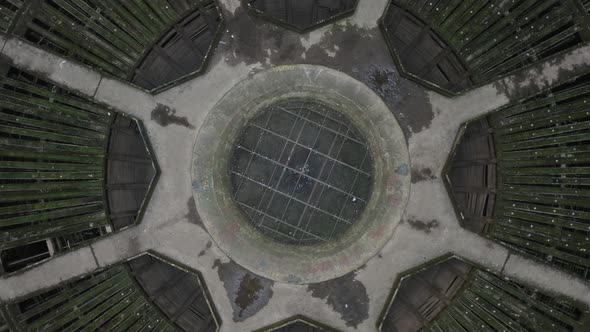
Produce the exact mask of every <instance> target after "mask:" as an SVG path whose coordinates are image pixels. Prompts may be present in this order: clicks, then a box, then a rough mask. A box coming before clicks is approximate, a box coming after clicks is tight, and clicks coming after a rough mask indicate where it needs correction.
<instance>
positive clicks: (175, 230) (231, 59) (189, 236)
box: [0, 0, 590, 331]
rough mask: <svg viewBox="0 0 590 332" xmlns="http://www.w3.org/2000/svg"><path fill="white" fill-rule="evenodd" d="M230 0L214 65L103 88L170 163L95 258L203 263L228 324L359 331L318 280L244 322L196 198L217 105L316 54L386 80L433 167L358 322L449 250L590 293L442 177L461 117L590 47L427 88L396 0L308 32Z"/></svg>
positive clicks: (16, 282)
mask: <svg viewBox="0 0 590 332" xmlns="http://www.w3.org/2000/svg"><path fill="white" fill-rule="evenodd" d="M221 2H222V3H224V5H225V6H226V10H225V11H224V14H225V16H226V19H227V32H226V33H225V34H224V36H223V38H222V40H221V44H220V45H219V47H218V49H217V51H216V52H215V54H214V58H213V59H212V61H211V66H210V68H209V70H208V71H207V73H205V74H204V76H202V77H199V78H196V79H194V80H191V81H189V82H187V83H185V84H182V85H180V86H178V87H176V88H174V89H171V90H168V91H166V92H164V93H162V94H160V95H157V96H154V97H152V96H149V95H146V94H143V93H140V92H141V91H139V92H137V91H135V92H134V91H133V90H127V92H129V93H130V96H133V97H132V98H126V97H125V93H127V92H124V90H122V89H131V88H128V87H124V86H123V85H115V84H114V83H110V82H106V85H105V86H103V90H102V91H100V95H99V96H100V98H101V100H102V101H104V102H108V103H113V104H114V105H112V106H113V107H115V108H119V109H121V110H123V111H126V112H128V113H130V114H132V115H134V116H137V117H139V118H141V119H142V120H143V121H144V124H145V126H146V129H147V131H148V135H149V137H150V140H151V142H152V145H153V148H154V150H155V155H156V157H157V159H158V163H159V165H160V168H161V169H162V174H161V177H160V180H159V183H158V185H157V187H156V189H155V191H154V194H153V196H152V199H151V201H150V204H149V206H148V209H147V211H146V215H145V218H144V221H143V223H142V224H141V225H139V226H138V227H135V228H134V229H129V230H126V231H124V232H122V233H120V234H117V235H115V236H113V237H108V238H105V239H103V240H101V241H99V242H97V243H95V244H93V245H92V248H93V249H94V253H95V255H96V261H98V262H99V263H100V264H110V263H111V262H115V261H117V260H123V259H126V258H129V257H132V256H134V255H136V254H137V253H138V252H139V251H145V250H148V249H152V250H156V251H158V252H160V253H162V254H164V255H166V256H168V257H171V258H174V259H176V260H178V261H180V262H183V263H184V264H186V265H188V266H190V267H193V268H195V269H197V270H199V271H201V272H202V273H203V275H204V278H205V280H206V282H207V286H208V287H209V290H210V291H211V294H212V297H213V300H214V302H215V304H216V306H217V308H218V310H219V311H220V315H221V319H222V321H223V327H222V331H249V330H254V329H256V328H260V327H262V326H266V325H269V324H272V323H275V322H277V321H280V320H283V319H286V318H288V317H291V316H293V315H296V314H303V315H306V316H308V317H310V318H312V319H315V320H317V321H320V322H323V323H325V324H328V325H331V326H333V327H335V328H340V329H342V330H345V331H349V330H355V328H354V326H350V325H351V323H350V322H347V321H346V319H347V318H346V317H347V316H344V315H342V313H341V312H339V311H342V310H339V309H335V307H334V306H332V305H331V304H330V303H328V302H329V301H330V300H329V299H328V298H327V297H326V298H323V297H314V296H313V290H309V289H308V287H307V286H306V285H291V284H282V283H274V285H272V286H269V287H270V288H269V289H270V290H272V294H273V295H272V297H270V298H269V299H268V302H267V304H266V305H264V306H262V307H261V308H258V309H257V310H258V311H257V312H256V313H255V314H253V315H252V316H250V317H248V318H247V319H245V320H242V321H234V305H235V299H233V298H231V297H230V296H228V293H227V290H226V288H225V286H224V281H223V280H220V278H219V273H218V270H217V269H216V268H213V266H214V265H215V262H216V261H218V260H219V262H220V264H227V263H229V262H230V261H229V259H228V258H227V257H225V255H224V254H223V253H222V252H221V250H220V249H219V248H217V247H216V246H215V245H214V244H213V245H211V246H210V247H209V246H208V243H210V241H211V238H210V237H209V235H208V234H207V233H206V232H205V231H204V230H203V228H202V226H200V223H199V222H198V215H197V214H195V211H194V209H192V208H191V205H190V204H187V202H189V201H190V199H191V197H192V192H191V183H190V164H191V163H190V159H191V155H192V146H193V143H194V139H195V137H196V134H197V131H198V129H199V128H200V126H201V124H202V122H203V120H204V118H205V116H206V115H207V113H208V111H209V110H210V109H211V108H212V107H213V106H214V105H215V104H216V103H217V101H218V100H219V99H220V98H221V97H222V96H223V95H224V94H225V93H226V92H227V91H228V90H229V89H230V88H231V87H232V86H234V85H235V84H236V83H237V82H239V81H241V80H243V79H245V78H247V77H248V76H250V75H252V74H254V73H255V72H257V71H260V70H262V69H264V68H269V67H272V66H276V65H281V64H290V63H310V64H318V65H323V66H327V67H330V68H335V69H339V70H341V71H343V72H345V73H347V74H348V75H351V76H353V77H354V78H356V79H359V80H361V81H362V82H364V83H365V84H367V86H369V87H371V88H372V89H373V90H374V91H376V92H377V93H378V94H379V95H380V96H381V97H382V98H383V100H384V101H385V102H386V104H387V105H388V106H389V108H390V109H391V111H392V112H393V114H394V115H395V116H396V117H397V119H398V122H399V123H400V125H402V127H403V129H404V132H405V134H406V139H407V141H408V146H409V150H410V154H411V163H412V165H411V170H417V172H418V174H423V172H422V170H424V169H429V170H430V172H429V173H428V172H427V173H426V174H427V175H426V176H421V177H420V181H416V183H414V184H413V185H412V191H411V193H410V203H409V205H408V207H407V209H406V215H405V219H406V220H407V221H406V222H404V223H402V224H400V226H399V227H398V228H397V230H396V234H395V235H394V237H393V239H392V240H391V241H389V242H388V243H387V244H386V246H385V247H384V248H383V249H382V250H381V252H380V254H378V255H377V256H375V257H374V258H373V259H371V260H370V261H369V262H368V263H367V264H366V266H365V267H364V268H363V269H360V270H358V271H356V272H355V273H354V280H355V281H358V282H359V283H361V284H362V285H363V286H364V288H365V289H366V293H367V295H368V299H369V302H368V315H367V318H364V316H362V317H357V318H355V320H356V321H355V323H357V322H358V324H357V325H356V330H358V331H374V330H375V323H376V320H377V318H378V316H379V314H380V312H381V310H382V308H383V305H384V304H385V301H386V297H387V295H388V293H389V288H390V287H391V285H392V284H393V281H394V279H395V277H396V275H397V274H399V273H400V272H403V271H405V270H407V269H409V268H412V267H415V266H416V265H419V264H421V263H423V262H425V261H428V260H430V259H433V258H436V257H439V256H440V255H443V254H446V253H448V252H453V253H456V254H458V255H462V256H464V257H465V258H467V259H469V260H472V261H476V262H479V263H481V264H483V265H485V266H487V267H489V268H491V269H494V270H496V271H500V270H502V268H503V267H504V270H503V271H504V274H505V275H507V276H510V277H515V278H518V279H519V280H522V281H527V282H529V283H532V284H534V285H536V286H537V287H539V288H542V289H547V290H551V291H554V292H559V293H561V294H565V295H568V296H571V297H573V298H576V299H579V300H581V301H585V302H586V303H589V304H590V287H589V286H588V284H587V283H585V282H583V281H581V280H579V279H577V278H574V277H571V276H569V275H566V274H563V273H561V272H556V271H555V270H554V269H551V268H548V267H546V266H544V265H542V264H540V263H537V262H535V261H531V260H529V259H524V258H522V257H520V256H517V255H513V254H512V255H510V256H509V255H508V250H506V249H505V248H503V247H502V246H500V245H498V244H495V243H492V242H490V241H488V240H486V239H484V238H482V237H479V236H477V235H475V234H473V233H469V232H467V231H464V230H462V229H461V228H460V227H459V224H458V222H457V219H456V216H455V214H454V211H453V209H452V206H451V203H450V199H449V198H448V196H447V193H446V190H445V188H444V186H443V183H442V180H441V177H440V173H441V169H442V167H443V164H444V162H445V161H446V158H447V156H448V153H449V152H450V150H451V147H452V144H453V140H454V139H455V136H456V133H457V130H458V128H459V126H460V124H461V123H462V122H464V121H465V120H468V119H470V118H472V117H476V116H479V115H483V114H486V113H487V112H489V111H491V110H493V109H494V108H496V107H499V106H502V105H504V104H506V103H507V102H509V101H511V100H517V99H520V98H522V96H524V95H525V94H530V93H533V92H534V91H539V90H541V89H544V88H546V87H548V86H550V85H553V84H555V83H557V81H558V80H561V79H567V78H569V77H570V75H572V73H573V72H574V71H577V70H580V68H583V67H585V66H587V64H588V63H589V62H590V61H589V60H588V54H589V53H590V51H589V50H588V49H587V48H583V49H580V50H577V51H573V52H571V54H569V55H568V54H565V55H563V56H561V57H559V58H558V59H556V60H554V61H548V62H547V63H546V64H543V65H541V68H542V70H537V69H531V70H526V71H524V72H523V73H521V74H518V75H514V76H511V77H509V78H505V79H502V80H501V81H499V82H498V83H497V84H490V85H486V86H484V87H481V88H478V89H476V90H473V91H471V92H469V93H467V94H465V95H462V96H460V97H457V98H455V99H448V98H445V97H443V96H440V95H438V94H436V93H433V92H427V91H424V90H423V89H422V88H420V87H419V86H417V85H416V84H414V83H412V82H409V81H407V80H404V79H402V78H401V77H400V76H399V74H398V73H397V70H396V69H395V67H394V65H393V62H392V61H391V58H390V57H389V53H388V50H387V47H386V46H385V44H384V42H383V40H382V37H381V35H380V33H379V31H378V29H377V19H378V18H379V16H380V15H381V13H382V11H383V8H384V6H385V2H386V1H385V0H361V3H360V4H359V8H358V11H357V13H356V14H355V15H354V16H353V17H351V18H349V19H346V20H344V21H341V22H338V23H337V24H334V25H330V26H326V27H323V28H321V29H319V30H316V31H313V32H311V33H309V34H304V35H301V36H300V35H297V34H295V33H293V32H290V31H285V30H282V29H279V28H275V27H273V26H271V25H269V24H266V23H262V22H260V21H259V20H256V19H252V18H250V17H249V16H246V15H244V14H243V12H242V9H241V7H240V3H239V1H236V0H223V1H221ZM234 14H235V15H234ZM1 42H2V40H0V43H1ZM11 45H13V44H11ZM14 50H15V49H11V48H10V47H9V48H6V47H5V51H4V54H5V55H6V56H9V57H11V58H13V59H15V61H18V63H19V64H21V65H23V66H30V68H33V69H35V70H38V71H39V72H41V73H44V74H45V75H47V76H48V77H50V78H52V79H54V80H56V81H57V82H59V83H60V84H64V85H66V86H69V87H72V88H76V87H77V86H79V87H82V90H85V91H87V92H88V93H89V94H90V95H94V92H95V90H93V89H92V87H93V86H94V88H95V89H96V87H97V86H98V82H97V81H96V79H95V78H93V77H96V76H95V75H98V74H95V73H92V72H90V71H88V70H86V69H85V68H84V67H80V66H77V65H73V64H71V66H72V67H68V68H60V67H59V63H60V61H62V60H60V59H57V58H53V57H48V56H46V55H45V54H44V53H41V52H37V51H35V52H29V51H23V52H15V51H14ZM68 66H70V65H68ZM580 66H582V67H580ZM82 69H83V70H82ZM572 70H574V71H572ZM99 76H101V75H99ZM523 77H525V78H526V79H523ZM90 82H91V83H90ZM101 86H102V83H101ZM109 86H110V87H109ZM521 87H526V89H520V88H521ZM119 88H120V89H119ZM519 91H520V92H519ZM111 94H112V95H111ZM97 95H98V94H97ZM158 104H162V105H164V106H166V107H168V108H169V109H171V110H175V112H174V113H173V116H174V117H176V118H177V119H181V120H178V121H179V122H182V123H184V120H183V119H186V122H187V123H188V124H190V126H193V127H194V128H190V126H183V125H177V124H175V123H174V121H173V122H172V123H171V124H169V125H167V126H163V125H162V124H161V119H160V120H159V119H158V118H156V119H153V120H152V111H153V110H154V109H156V107H157V106H158ZM428 174H430V175H428ZM433 221H436V222H433ZM421 225H425V226H421ZM201 253H203V254H201ZM95 267H96V262H95V261H94V258H93V256H92V251H90V250H89V247H84V248H82V249H80V250H78V251H75V252H73V253H70V254H66V255H63V256H61V257H59V258H56V259H53V260H51V261H49V262H47V263H45V264H42V265H40V266H38V267H36V268H34V269H31V270H29V271H26V272H24V273H21V274H20V275H19V276H17V277H9V278H5V279H2V280H0V298H1V299H2V300H7V299H11V298H14V297H15V296H19V295H22V294H25V293H27V292H30V291H35V290H38V289H43V288H46V287H49V286H51V285H55V284H58V283H59V282H60V281H61V280H64V279H67V278H72V277H75V276H79V275H82V274H84V273H86V272H88V271H90V270H92V269H94V268H95ZM347 282H353V281H350V280H347ZM316 294H317V293H316ZM246 302H247V301H246ZM345 302H346V301H344V303H343V302H339V303H342V306H344V304H349V305H353V306H354V305H359V304H356V303H345ZM232 303H233V304H232ZM363 305H364V304H363ZM345 309H347V308H346V307H345ZM347 323H348V325H347Z"/></svg>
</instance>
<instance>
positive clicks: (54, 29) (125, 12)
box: [7, 0, 223, 91]
mask: <svg viewBox="0 0 590 332" xmlns="http://www.w3.org/2000/svg"><path fill="white" fill-rule="evenodd" d="M10 2H11V3H15V4H19V2H18V1H14V0H12V1H10ZM12 7H16V6H15V5H12ZM12 7H11V8H12ZM18 14H19V17H18V21H17V22H15V23H14V24H13V25H12V26H11V28H10V29H7V31H8V32H9V33H12V34H14V35H17V36H22V37H23V38H24V39H26V40H27V41H30V42H32V43H35V44H37V45H39V46H41V47H43V48H45V49H48V50H51V51H53V52H56V53H58V54H60V55H64V56H67V57H71V58H74V59H75V60H77V61H80V62H82V63H84V64H87V65H90V66H92V67H95V68H98V69H100V70H102V71H104V72H106V73H108V74H110V75H112V76H114V77H117V78H120V79H123V80H126V81H129V82H132V83H135V84H137V85H139V86H141V87H142V88H145V89H147V90H150V91H152V90H156V89H162V88H165V87H167V86H170V85H172V84H175V83H178V81H179V80H182V79H183V78H186V77H188V76H190V75H193V74H198V73H200V72H201V71H202V70H204V68H205V65H206V62H207V59H208V58H209V55H210V53H211V51H212V50H213V48H214V47H215V45H216V43H217V40H218V37H219V33H220V31H221V29H222V25H223V17H222V16H221V12H220V9H219V7H218V5H217V3H216V1H213V0H162V1H146V0H141V1H122V2H121V1H111V0H85V1H75V0H27V1H23V3H22V5H21V8H20V11H19V12H18Z"/></svg>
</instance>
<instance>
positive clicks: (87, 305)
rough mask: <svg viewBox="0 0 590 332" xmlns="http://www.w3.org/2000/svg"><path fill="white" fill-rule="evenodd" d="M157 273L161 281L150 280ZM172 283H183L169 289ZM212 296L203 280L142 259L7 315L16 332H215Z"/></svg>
mask: <svg viewBox="0 0 590 332" xmlns="http://www.w3.org/2000/svg"><path fill="white" fill-rule="evenodd" d="M154 273H155V274H157V275H160V278H146V275H148V274H152V276H153V274H154ZM148 279H149V281H146V280H148ZM171 280H175V281H176V282H179V283H177V284H175V285H170V281H171ZM173 292H176V293H173ZM178 296H180V297H181V298H179V297H178ZM208 296H209V295H208V293H207V290H206V288H205V287H204V284H202V282H201V278H200V277H199V275H197V274H194V273H192V272H188V271H184V270H180V269H179V268H176V267H173V266H171V265H169V264H168V263H166V262H164V261H162V260H160V259H159V258H156V257H154V256H151V255H143V256H140V257H138V258H135V259H133V260H131V261H130V262H128V263H122V264H118V265H115V266H113V267H111V268H108V269H106V270H104V271H100V272H96V273H93V274H90V275H87V276H84V277H82V278H80V279H78V280H75V281H71V282H67V283H65V284H63V285H61V286H59V287H57V288H53V289H51V290H48V291H45V292H42V293H40V294H37V295H34V296H30V297H27V298H25V299H22V300H19V301H18V302H17V303H13V304H10V305H5V306H3V308H2V311H3V313H4V315H5V317H8V321H7V323H8V327H9V328H10V329H11V331H12V332H20V331H23V332H25V331H41V330H42V331H178V330H179V329H180V330H182V331H195V332H212V331H217V329H218V327H219V323H220V321H219V319H218V318H217V316H216V315H217V314H216V313H215V311H214V309H213V307H212V306H211V304H210V302H209V299H208Z"/></svg>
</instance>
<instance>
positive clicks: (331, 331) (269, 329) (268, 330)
mask: <svg viewBox="0 0 590 332" xmlns="http://www.w3.org/2000/svg"><path fill="white" fill-rule="evenodd" d="M296 322H300V323H304V324H306V325H309V326H311V327H314V328H318V329H321V330H322V331H326V332H340V330H337V329H335V328H333V327H330V326H328V325H325V324H322V323H320V322H317V321H315V320H312V319H310V318H307V317H305V316H304V315H297V316H293V317H291V318H287V319H285V320H282V321H280V322H277V323H274V324H272V325H270V326H266V327H263V328H261V329H258V330H254V331H253V332H273V331H276V330H278V329H280V328H282V327H286V326H288V325H290V324H293V323H296Z"/></svg>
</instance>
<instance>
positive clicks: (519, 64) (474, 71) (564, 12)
mask: <svg viewBox="0 0 590 332" xmlns="http://www.w3.org/2000/svg"><path fill="white" fill-rule="evenodd" d="M580 1H581V0H572V1H563V0H523V1H501V0H491V1H489V0H469V1H456V0H444V1H429V2H423V1H402V0H393V1H392V3H393V5H391V6H390V7H389V10H388V12H387V14H386V16H385V19H384V21H383V24H384V28H385V30H386V37H387V38H388V39H389V45H390V47H392V48H394V49H395V51H396V53H398V54H400V61H401V63H402V65H403V67H404V70H405V71H407V72H409V73H411V74H413V75H416V76H417V77H418V78H419V79H421V80H422V81H423V82H425V83H428V84H432V85H433V87H435V88H439V89H441V90H442V91H443V92H446V93H450V94H456V93H460V92H463V91H465V90H466V89H468V88H470V87H474V86H476V85H479V84H483V83H488V82H491V81H493V80H495V79H497V78H498V77H499V76H504V75H507V74H508V73H510V72H512V71H514V70H517V69H521V68H524V67H526V66H528V65H530V64H531V63H534V62H537V61H540V60H543V59H547V58H548V57H550V56H552V55H554V54H556V53H558V52H561V51H563V50H564V49H567V48H569V47H574V46H577V45H581V44H582V43H583V42H585V41H586V40H588V32H589V31H588V27H587V25H586V24H585V23H583V22H586V21H587V19H588V17H589V16H588V13H587V12H585V11H584V10H582V9H581V8H583V5H582V4H581V3H579V2H580ZM402 11H403V12H404V14H401V12H402ZM398 15H401V16H405V17H408V16H411V17H413V18H414V21H416V22H422V23H421V24H424V25H425V26H426V27H428V29H430V30H432V31H433V33H434V34H436V36H438V38H440V40H441V44H443V45H445V48H447V49H449V50H451V52H452V54H453V55H454V57H456V58H457V59H458V61H457V62H458V63H461V66H462V67H464V68H463V70H464V72H463V73H462V74H461V75H460V76H459V77H457V78H455V79H452V80H450V81H449V82H448V84H447V85H444V84H441V81H440V80H441V79H442V78H440V77H437V76H436V75H431V74H428V73H427V72H425V71H423V70H416V69H415V68H412V65H411V64H412V63H413V62H415V61H416V60H415V57H416V54H418V53H420V51H418V50H415V51H413V52H412V53H405V54H404V52H402V50H403V49H404V48H407V47H408V45H406V44H403V43H398V42H396V38H402V37H401V36H402V35H403V34H404V31H403V29H398V28H393V26H397V27H399V26H403V25H404V24H405V23H403V22H402V23H399V22H401V21H400V20H399V17H397V18H395V19H392V17H396V16H398ZM392 24H393V26H392ZM416 46H417V47H416V48H420V47H422V46H419V45H416ZM437 61H441V63H442V62H444V61H445V60H444V59H440V60H437ZM439 67H440V66H439ZM446 74H448V72H447V73H446ZM446 76H447V78H448V75H446ZM467 77H469V79H468V80H467V79H464V80H461V78H467Z"/></svg>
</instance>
